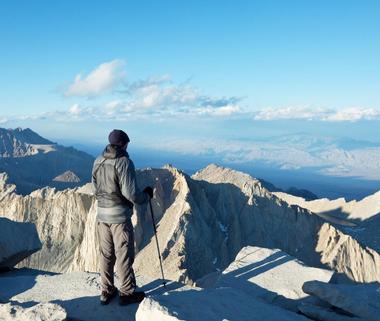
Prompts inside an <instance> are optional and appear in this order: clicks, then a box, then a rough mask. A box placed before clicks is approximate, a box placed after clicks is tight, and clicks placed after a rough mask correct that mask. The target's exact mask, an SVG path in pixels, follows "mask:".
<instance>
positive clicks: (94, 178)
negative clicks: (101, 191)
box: [91, 161, 97, 194]
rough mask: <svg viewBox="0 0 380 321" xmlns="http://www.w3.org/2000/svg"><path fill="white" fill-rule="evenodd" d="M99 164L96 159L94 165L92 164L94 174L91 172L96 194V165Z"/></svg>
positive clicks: (93, 189)
mask: <svg viewBox="0 0 380 321" xmlns="http://www.w3.org/2000/svg"><path fill="white" fill-rule="evenodd" d="M96 164H97V161H94V165H93V166H92V174H91V183H92V192H93V193H94V194H96V188H97V185H96V168H97V166H96Z"/></svg>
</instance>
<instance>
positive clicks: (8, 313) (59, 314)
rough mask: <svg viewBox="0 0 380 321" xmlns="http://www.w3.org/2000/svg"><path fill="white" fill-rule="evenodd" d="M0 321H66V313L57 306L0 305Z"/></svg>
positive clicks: (51, 304)
mask: <svg viewBox="0 0 380 321" xmlns="http://www.w3.org/2000/svg"><path fill="white" fill-rule="evenodd" d="M0 320H4V321H5V320H7V321H8V320H15V321H65V320H67V313H66V311H65V310H64V309H63V308H62V307H60V306H59V305H57V304H53V303H39V304H36V305H34V306H32V307H30V308H24V307H22V306H20V305H17V304H11V303H8V304H0Z"/></svg>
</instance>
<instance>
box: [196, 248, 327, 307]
mask: <svg viewBox="0 0 380 321" xmlns="http://www.w3.org/2000/svg"><path fill="white" fill-rule="evenodd" d="M216 274H217V275H215V273H213V274H211V275H207V276H205V277H203V278H202V279H200V280H198V281H197V282H196V285H197V286H200V287H204V286H205V287H207V288H210V287H213V288H226V287H228V288H233V289H239V290H240V291H243V292H245V293H246V294H247V295H248V296H250V297H252V298H260V299H262V300H265V301H267V302H268V303H272V304H275V305H279V306H281V307H283V308H286V309H289V310H293V311H298V303H297V302H299V301H303V302H305V301H306V302H307V301H308V299H310V297H309V295H307V294H306V293H305V292H304V291H303V290H302V286H303V284H304V283H305V282H307V281H311V280H319V281H323V282H328V281H330V279H331V277H332V275H333V272H332V271H329V270H324V269H318V268H313V267H308V266H306V265H305V264H304V263H303V262H301V261H299V260H297V259H296V258H294V257H292V256H290V255H289V254H287V253H285V252H283V251H281V250H278V249H267V248H260V247H253V246H247V247H244V248H243V249H241V251H240V252H239V253H238V255H237V256H236V258H235V260H234V261H233V262H232V263H231V264H230V265H229V266H228V268H227V269H225V270H224V271H223V272H217V273H216Z"/></svg>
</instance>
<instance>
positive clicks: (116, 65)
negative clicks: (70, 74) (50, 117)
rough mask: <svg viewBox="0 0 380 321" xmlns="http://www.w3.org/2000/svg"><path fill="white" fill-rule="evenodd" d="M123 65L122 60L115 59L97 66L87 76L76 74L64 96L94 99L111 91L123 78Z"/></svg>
mask: <svg viewBox="0 0 380 321" xmlns="http://www.w3.org/2000/svg"><path fill="white" fill-rule="evenodd" d="M124 65H125V64H124V62H123V61H122V60H118V59H115V60H112V61H109V62H105V63H103V64H101V65H99V66H98V67H96V68H95V69H94V70H93V71H91V72H90V73H89V74H88V75H87V76H82V74H78V75H77V76H76V77H75V79H74V82H73V83H72V84H70V85H69V86H68V88H67V90H66V91H65V96H83V97H96V96H99V95H101V94H103V93H105V92H108V91H110V90H112V89H113V88H115V87H116V86H117V85H119V84H120V83H121V81H122V80H123V78H124V77H125V71H124Z"/></svg>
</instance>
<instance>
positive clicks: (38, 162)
mask: <svg viewBox="0 0 380 321" xmlns="http://www.w3.org/2000/svg"><path fill="white" fill-rule="evenodd" d="M93 160H94V158H93V157H92V156H91V155H89V154H87V153H84V152H81V151H78V150H76V149H75V148H72V147H63V146H60V145H58V144H56V143H53V142H51V141H50V140H48V139H45V138H43V137H41V136H40V135H38V134H37V133H35V132H34V131H32V130H31V129H29V128H27V129H21V128H16V129H4V128H0V172H6V173H7V174H8V176H9V181H10V182H12V183H14V184H16V186H17V192H18V193H20V194H23V195H26V194H28V193H30V192H32V191H33V190H36V189H38V188H42V187H44V186H53V187H55V188H57V189H65V188H68V187H71V188H72V187H75V186H78V185H83V184H84V183H86V182H88V181H89V180H90V175H91V168H92V163H93Z"/></svg>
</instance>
